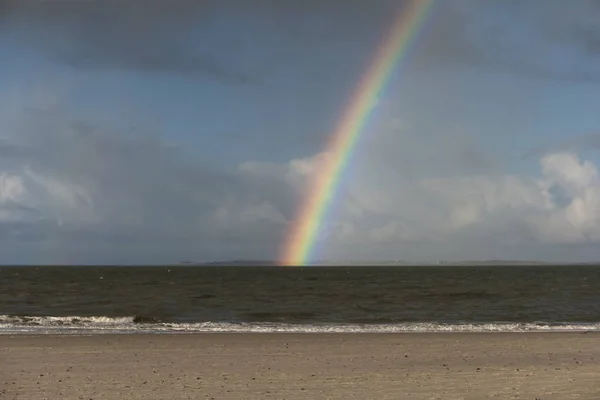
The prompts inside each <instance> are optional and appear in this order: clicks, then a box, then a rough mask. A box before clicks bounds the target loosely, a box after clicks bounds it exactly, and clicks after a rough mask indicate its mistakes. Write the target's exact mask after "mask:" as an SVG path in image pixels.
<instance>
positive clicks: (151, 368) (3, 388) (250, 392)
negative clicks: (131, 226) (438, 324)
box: [0, 333, 600, 400]
mask: <svg viewBox="0 0 600 400" xmlns="http://www.w3.org/2000/svg"><path fill="white" fill-rule="evenodd" d="M0 398H1V399H7V400H8V399H94V400H96V399H119V400H121V399H351V398H355V399H444V400H445V399H488V398H490V399H513V398H519V399H531V400H534V399H542V400H550V399H557V400H558V399H560V400H564V399H589V400H597V399H600V334H597V333H526V334H520V333H498V334H496V333H482V334H477V333H471V334H459V333H454V334H189V335H188V334H184V335H91V336H50V335H38V336H25V335H15V336H8V335H7V336H0Z"/></svg>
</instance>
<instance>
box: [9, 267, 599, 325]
mask: <svg viewBox="0 0 600 400" xmlns="http://www.w3.org/2000/svg"><path fill="white" fill-rule="evenodd" d="M530 330H535V331H537V330H600V267H598V266H498V265H495V266H462V267H454V266H415V267H306V268H284V267H223V266H220V267H2V268H0V333H15V332H37V333H73V332H76V333H77V332H79V333H81V332H92V331H93V332H124V333H132V332H170V331H260V332H263V331H266V332H270V331H296V332H312V331H334V332H345V331H352V332H361V331H366V332H379V331H383V332H403V331H530Z"/></svg>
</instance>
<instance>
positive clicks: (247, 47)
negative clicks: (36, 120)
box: [0, 0, 394, 84]
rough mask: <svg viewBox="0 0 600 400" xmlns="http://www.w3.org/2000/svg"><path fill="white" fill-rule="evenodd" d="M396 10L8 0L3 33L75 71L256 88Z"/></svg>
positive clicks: (3, 2) (346, 4) (186, 0)
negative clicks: (288, 62)
mask: <svg viewBox="0 0 600 400" xmlns="http://www.w3.org/2000/svg"><path fill="white" fill-rule="evenodd" d="M393 3H394V2H393V1H389V0H380V1H379V2H376V3H374V4H371V5H370V6H369V7H366V6H364V2H359V1H356V0H348V1H337V0H336V1H330V2H318V1H303V2H299V1H287V0H283V1H274V0H252V1H243V0H228V1H216V0H198V1H194V0H175V1H161V0H148V1H138V0H131V1H112V0H105V1H102V0H87V1H60V0H49V1H44V2H38V1H11V0H0V26H2V25H4V26H5V28H11V29H12V30H13V32H19V34H20V35H21V37H23V38H26V39H28V40H30V41H31V42H32V43H34V44H36V45H37V46H38V48H39V49H40V50H42V51H44V52H45V53H47V54H48V55H49V56H50V57H51V58H52V59H54V60H56V61H59V62H61V63H65V64H67V65H70V66H72V67H74V68H117V69H132V70H137V71H150V72H166V73H172V74H179V75H183V76H190V77H194V76H198V75H199V74H200V75H201V76H210V77H213V78H215V79H218V80H220V81H222V82H225V83H230V84H256V83H259V82H261V81H262V80H263V79H264V77H265V76H266V75H268V73H269V72H270V71H271V69H272V67H273V64H276V63H279V62H282V61H285V60H284V59H286V58H289V57H293V55H294V53H296V52H299V53H302V51H303V50H302V48H305V47H307V46H312V44H311V43H315V42H316V41H319V40H327V41H331V40H332V39H334V38H337V39H341V38H345V37H346V36H348V35H349V34H354V35H356V34H358V33H357V32H360V31H364V30H365V29H371V28H370V26H371V24H365V22H367V21H373V19H374V18H375V19H377V18H381V17H382V16H383V15H385V10H389V8H390V5H391V4H393ZM228 18H229V19H228ZM223 19H224V21H230V22H227V23H228V24H230V25H231V26H232V28H233V29H231V30H229V32H228V33H227V35H228V37H214V36H211V34H210V28H211V26H212V25H213V24H214V23H219V21H220V20H223ZM221 32H223V31H222V30H221ZM229 36H231V37H229ZM257 49H258V50H261V51H265V49H267V50H268V51H267V54H266V55H265V56H264V60H262V61H260V62H258V63H255V64H254V65H244V62H245V61H247V59H248V55H249V54H250V53H253V55H254V56H255V54H254V53H256V50H257Z"/></svg>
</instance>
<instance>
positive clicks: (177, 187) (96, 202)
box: [0, 109, 290, 262]
mask: <svg viewBox="0 0 600 400" xmlns="http://www.w3.org/2000/svg"><path fill="white" fill-rule="evenodd" d="M12 119H13V120H14V121H13V122H12V123H11V124H8V125H10V126H11V127H12V128H11V129H10V130H8V134H7V136H6V138H5V142H6V143H8V144H10V146H12V148H15V149H22V150H20V153H22V154H23V156H21V157H9V158H8V159H7V160H4V161H5V163H4V164H3V165H2V166H1V167H0V220H1V221H3V222H2V223H1V224H0V225H2V228H3V229H5V234H6V235H8V237H11V238H12V245H14V244H15V243H20V242H21V238H22V236H23V235H25V236H26V237H28V238H29V239H28V241H29V242H32V241H33V242H36V248H37V249H38V250H39V251H41V250H40V249H44V248H50V249H52V251H53V252H54V254H55V256H56V257H58V255H56V254H58V253H61V252H67V249H70V250H69V251H73V249H78V250H77V251H79V252H80V253H81V252H83V253H85V252H84V249H87V251H88V255H89V254H91V253H94V252H97V251H100V250H99V249H106V248H110V249H111V250H110V251H111V252H113V253H114V257H115V260H118V259H120V258H122V257H123V254H127V253H129V252H137V254H138V260H139V259H140V258H139V257H141V260H142V262H148V258H145V257H144V252H145V251H146V250H140V249H152V248H153V247H154V248H156V247H157V246H158V247H160V248H161V250H162V252H163V253H169V252H171V253H175V250H179V253H180V256H177V255H176V254H174V255H173V256H177V257H183V258H186V257H187V258H194V259H200V260H206V259H212V258H219V257H225V258H229V257H232V258H237V256H238V255H245V256H253V257H256V258H264V254H273V252H274V251H275V248H276V247H277V246H278V241H279V238H280V236H281V231H282V228H283V226H284V223H285V219H286V218H287V217H288V216H284V214H283V212H282V211H281V210H285V209H286V208H287V210H290V206H287V207H286V205H285V201H287V199H286V196H285V192H283V194H282V192H281V190H280V189H281V188H279V189H278V191H275V190H274V189H273V187H274V186H275V185H276V183H274V182H271V181H270V179H269V178H268V177H262V176H260V175H255V176H248V174H244V171H243V169H240V170H237V169H235V170H232V171H227V170H223V169H216V168H214V167H211V166H209V165H202V164H200V163H191V162H189V161H185V160H186V157H185V155H184V154H182V153H181V152H180V150H178V149H176V148H173V147H170V146H167V145H166V144H165V143H162V142H161V141H160V140H158V139H156V138H153V137H151V136H148V135H135V134H128V133H123V132H119V131H111V130H110V129H109V128H107V127H96V126H90V125H88V124H85V123H79V122H77V121H72V120H71V118H69V117H67V116H66V114H64V113H63V112H61V111H60V110H59V109H50V110H42V111H38V112H33V111H31V110H30V111H26V112H23V113H18V114H17V115H16V116H13V118H12ZM6 131H7V130H5V132H6ZM277 193H279V194H277ZM267 197H270V198H267ZM269 201H277V202H278V204H276V205H273V204H272V203H270V202H269ZM5 222H11V224H7V223H5ZM11 232H12V233H11ZM16 232H20V233H19V234H18V235H17V233H16ZM7 243H8V242H5V245H8V244H7ZM30 251H31V249H30ZM83 253H82V254H83ZM238 253H239V254H238ZM163 255H164V254H163ZM82 257H83V256H82ZM87 260H88V261H89V257H88V258H87ZM177 260H178V258H176V259H174V260H173V259H172V260H171V261H177ZM163 261H164V260H163Z"/></svg>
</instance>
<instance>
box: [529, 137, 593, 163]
mask: <svg viewBox="0 0 600 400" xmlns="http://www.w3.org/2000/svg"><path fill="white" fill-rule="evenodd" d="M598 149H600V133H591V134H587V135H580V136H575V137H573V138H571V139H568V140H565V141H562V142H560V143H557V144H555V145H551V146H543V147H538V148H535V149H533V150H531V151H529V152H527V153H526V154H525V158H531V157H542V156H544V155H546V154H548V153H556V152H579V151H585V150H598Z"/></svg>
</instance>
